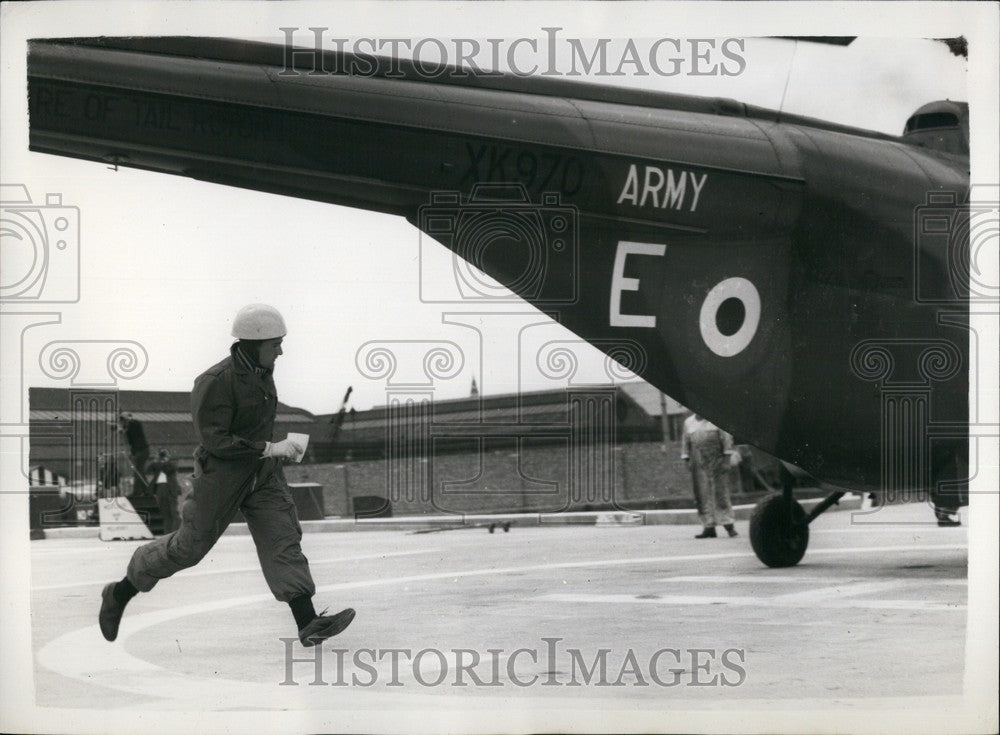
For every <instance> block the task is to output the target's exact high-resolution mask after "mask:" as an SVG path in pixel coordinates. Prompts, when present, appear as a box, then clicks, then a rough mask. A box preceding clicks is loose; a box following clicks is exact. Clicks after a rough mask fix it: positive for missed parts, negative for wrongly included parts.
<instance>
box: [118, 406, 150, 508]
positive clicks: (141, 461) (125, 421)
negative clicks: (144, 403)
mask: <svg viewBox="0 0 1000 735" xmlns="http://www.w3.org/2000/svg"><path fill="white" fill-rule="evenodd" d="M118 430H119V431H121V433H122V435H123V436H124V437H125V443H126V444H128V456H129V461H130V462H131V463H132V478H133V480H132V494H133V495H146V494H148V493H149V490H150V487H149V481H148V480H147V479H146V464H147V463H148V462H149V442H147V441H146V431H145V429H143V428H142V422H141V421H139V420H138V419H136V418H134V417H133V416H132V414H130V413H122V414H119V415H118Z"/></svg>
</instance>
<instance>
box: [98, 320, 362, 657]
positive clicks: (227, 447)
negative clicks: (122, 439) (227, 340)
mask: <svg viewBox="0 0 1000 735" xmlns="http://www.w3.org/2000/svg"><path fill="white" fill-rule="evenodd" d="M286 331H287V330H286V329H285V322H284V319H282V317H281V314H279V313H278V311H277V309H275V308H274V307H273V306H267V305H266V304H250V305H249V306H245V307H243V308H242V309H240V311H239V313H237V315H236V319H235V320H234V321H233V329H232V334H233V336H234V337H236V338H237V340H239V341H238V342H236V343H234V344H233V345H232V346H231V347H230V353H229V356H228V357H226V358H225V359H224V360H222V361H221V362H219V363H218V364H216V365H213V366H212V367H210V368H209V369H208V370H206V371H205V372H204V373H202V374H201V375H200V376H198V378H197V379H196V380H195V383H194V389H193V391H192V392H191V407H192V411H191V413H192V417H193V418H194V424H195V429H196V431H197V434H198V438H199V440H200V442H201V444H200V445H199V447H198V449H197V450H195V472H194V475H193V477H192V483H193V486H194V489H193V490H192V492H191V493H190V494H189V495H188V497H187V499H186V500H185V501H184V507H183V509H182V511H181V527H180V529H179V530H177V531H176V532H175V533H172V534H170V535H168V536H161V537H160V538H158V539H156V540H155V541H151V542H150V543H148V544H146V545H144V546H140V547H139V548H138V549H136V550H135V553H133V555H132V560H131V562H130V563H129V565H128V571H127V572H126V574H125V577H124V578H123V579H122V580H121V581H120V582H111V583H109V584H108V585H106V586H105V587H104V590H103V592H102V593H101V596H102V604H101V612H100V615H99V622H100V626H101V633H102V634H103V635H104V637H105V638H106V639H107V640H109V641H113V640H114V639H115V638H116V637H117V636H118V626H119V623H120V622H121V618H122V613H123V612H124V611H125V606H126V605H127V604H128V601H129V600H130V599H131V598H132V597H134V596H135V595H136V593H138V592H148V591H149V590H151V589H153V587H154V586H155V585H156V583H157V582H158V581H159V580H161V579H165V578H167V577H169V576H171V575H173V574H174V573H176V572H179V571H180V570H181V569H187V568H188V567H192V566H194V565H195V564H197V563H198V562H199V561H201V559H202V558H203V557H204V556H205V555H206V554H207V553H208V551H209V549H211V548H212V546H213V545H214V544H215V542H216V541H217V540H218V538H219V536H221V535H222V533H223V531H225V530H226V527H227V526H228V525H229V523H230V522H231V521H232V519H233V517H234V516H235V515H236V512H237V510H241V511H242V512H243V515H244V517H245V518H246V522H247V525H248V526H249V528H250V534H251V536H252V537H253V542H254V545H255V546H256V547H257V557H258V559H259V560H260V565H261V569H262V570H263V572H264V578H265V580H266V581H267V584H268V587H270V589H271V592H272V594H273V595H274V596H275V598H276V599H277V600H278V601H280V602H284V603H287V604H288V606H289V607H290V608H291V613H292V616H293V617H294V619H295V623H296V627H297V628H298V634H299V640H300V641H301V642H302V645H304V646H314V645H316V644H318V643H321V642H322V641H324V640H326V639H327V638H331V637H333V636H335V635H337V634H338V633H340V632H341V631H343V630H344V629H345V628H346V627H347V626H348V625H350V623H351V620H353V619H354V610H352V609H350V608H347V609H345V610H342V611H340V612H339V613H337V614H336V615H323V614H320V615H317V614H316V611H315V609H314V608H313V602H312V597H313V594H314V593H315V591H316V587H315V585H314V584H313V580H312V575H311V574H310V571H309V562H308V561H307V560H306V557H305V555H304V554H303V553H302V549H301V547H300V541H301V540H302V528H301V526H300V525H299V521H298V516H297V514H296V512H295V504H294V503H293V501H292V496H291V492H290V491H289V489H288V485H287V483H286V482H285V476H284V472H283V470H282V461H283V460H298V459H299V458H300V457H301V454H302V450H303V449H304V448H303V447H300V446H298V445H297V444H295V443H294V442H292V441H291V440H289V439H287V438H286V439H283V440H282V441H278V442H272V441H271V435H272V433H273V431H274V418H275V414H276V411H277V406H278V396H277V392H276V390H275V387H274V379H273V377H272V371H273V368H274V363H275V360H276V359H277V358H278V356H279V355H281V354H282V349H281V342H282V338H283V337H284V336H285V334H286Z"/></svg>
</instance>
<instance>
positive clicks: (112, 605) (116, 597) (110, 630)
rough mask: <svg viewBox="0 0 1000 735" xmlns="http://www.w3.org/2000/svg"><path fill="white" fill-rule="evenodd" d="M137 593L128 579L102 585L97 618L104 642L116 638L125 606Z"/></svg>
mask: <svg viewBox="0 0 1000 735" xmlns="http://www.w3.org/2000/svg"><path fill="white" fill-rule="evenodd" d="M137 593H138V590H137V589H136V588H135V587H134V586H133V585H132V583H131V582H129V581H128V579H123V580H122V581H121V582H108V583H107V584H106V585H104V589H103V590H101V612H100V613H99V614H98V616H97V622H98V623H100V626H101V635H103V636H104V640H106V641H113V640H114V639H115V638H117V637H118V626H119V624H121V622H122V615H123V614H124V613H125V606H126V605H127V604H128V601H129V600H131V599H132V598H133V597H135V595H136V594H137Z"/></svg>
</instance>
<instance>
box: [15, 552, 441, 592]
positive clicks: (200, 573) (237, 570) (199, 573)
mask: <svg viewBox="0 0 1000 735" xmlns="http://www.w3.org/2000/svg"><path fill="white" fill-rule="evenodd" d="M442 550H443V549H441V548H437V549H414V550H412V551H385V552H382V553H381V554H361V555H359V556H338V557H335V558H332V559H310V560H309V566H311V567H312V566H316V565H318V564H340V563H343V562H346V561H363V560H365V559H385V558H388V557H391V556H413V555H415V554H431V553H433V552H435V551H442ZM259 571H260V565H259V564H258V565H257V566H253V567H227V568H226V569H195V570H194V571H188V570H182V572H183V575H184V577H207V576H209V575H212V574H242V573H244V572H259ZM179 573H180V572H179ZM111 581H115V580H111V579H107V578H105V579H102V580H90V581H88V582H67V583H65V584H46V585H39V586H37V587H32V588H31V591H32V592H44V591H47V590H64V589H70V588H72V587H88V586H96V585H100V586H103V585H106V584H107V583H108V582H111Z"/></svg>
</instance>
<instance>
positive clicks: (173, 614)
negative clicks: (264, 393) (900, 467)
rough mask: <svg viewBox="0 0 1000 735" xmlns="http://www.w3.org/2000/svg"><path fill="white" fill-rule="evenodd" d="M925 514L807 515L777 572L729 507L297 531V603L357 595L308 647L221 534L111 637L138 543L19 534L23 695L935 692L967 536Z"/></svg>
mask: <svg viewBox="0 0 1000 735" xmlns="http://www.w3.org/2000/svg"><path fill="white" fill-rule="evenodd" d="M932 521H933V514H932V512H931V510H930V509H929V508H928V507H927V506H925V505H920V504H913V505H905V506H892V507H887V508H881V509H877V511H875V512H869V513H867V514H866V513H860V512H850V511H841V512H830V513H827V514H825V515H823V516H821V517H820V518H819V519H817V520H816V521H815V522H814V523H813V525H812V526H811V540H810V546H809V550H808V552H807V553H806V556H805V559H804V560H803V561H802V563H800V564H799V565H798V566H796V567H793V568H789V569H768V568H767V567H765V566H764V565H762V564H761V563H760V562H759V561H758V560H757V559H756V557H755V556H754V554H753V551H752V549H751V548H750V543H749V539H748V538H747V535H748V528H747V526H748V524H747V523H746V522H742V521H741V522H738V523H737V529H738V530H739V532H740V536H739V537H738V538H734V539H730V538H718V539H705V540H696V539H694V538H693V536H694V534H695V533H696V532H697V530H698V529H697V527H695V526H680V525H659V526H635V525H627V526H626V525H614V524H608V525H596V526H577V525H565V526H552V527H527V528H519V527H517V526H515V527H513V528H512V529H511V530H510V532H509V533H503V532H501V531H500V530H499V529H498V530H497V532H496V533H492V534H491V533H488V532H487V530H486V529H484V528H465V529H459V530H449V531H443V532H438V533H411V532H405V531H381V530H379V531H370V532H367V533H351V534H337V533H330V534H307V535H306V536H305V537H304V540H303V549H304V551H305V553H306V555H307V556H308V557H309V559H310V562H311V565H312V570H313V575H314V577H315V579H316V583H317V586H318V588H319V589H318V592H317V595H316V598H315V600H316V606H317V609H322V608H323V607H324V606H329V607H330V609H331V612H332V611H336V610H339V609H340V608H342V607H346V606H351V607H354V608H355V609H356V610H357V618H356V620H355V621H354V623H353V624H352V625H351V626H350V627H349V628H348V629H347V630H346V631H345V632H344V633H343V634H341V635H340V636H338V637H337V638H334V639H332V640H330V641H328V642H327V643H325V644H324V645H323V646H322V647H321V648H309V649H307V648H303V647H302V646H301V645H300V644H299V643H298V642H297V640H295V639H294V636H295V630H294V625H293V620H292V617H291V615H290V613H289V611H288V608H287V606H285V605H283V604H279V603H277V602H276V601H275V600H274V599H273V597H271V595H270V593H269V592H268V589H267V587H266V585H265V583H264V580H263V578H262V576H261V573H260V570H259V568H258V565H257V558H256V553H255V550H254V547H253V544H252V542H251V539H250V538H248V537H246V536H225V537H223V539H222V540H220V542H219V543H218V544H217V546H216V547H215V549H213V551H212V552H211V553H210V554H209V556H208V557H206V558H205V559H204V560H203V561H202V563H201V564H200V565H198V566H197V567H195V568H193V569H189V570H186V571H184V572H181V573H180V574H178V575H176V576H174V577H173V578H171V579H168V580H164V581H163V582H161V583H160V584H159V585H158V586H157V587H156V588H155V589H154V590H153V591H152V592H150V593H148V594H141V595H139V596H138V597H136V598H135V599H134V600H133V601H132V602H131V603H130V604H129V606H128V609H127V611H126V613H125V617H124V620H123V622H122V627H121V631H120V634H119V637H118V640H117V641H116V642H115V643H107V642H106V641H104V639H103V638H102V637H101V634H100V631H99V629H98V627H97V611H98V608H99V606H100V591H101V587H102V585H103V584H105V583H106V582H107V581H111V580H115V579H120V578H121V576H122V574H123V573H124V570H125V567H126V564H127V562H128V560H129V557H130V555H131V553H132V550H133V549H134V548H135V547H136V546H137V545H139V544H140V543H142V542H125V541H119V542H111V543H104V542H101V541H99V540H97V539H76V538H69V539H51V538H50V539H45V540H41V541H35V542H32V547H31V548H32V558H31V563H32V580H33V582H32V596H31V609H32V636H33V641H32V643H33V650H34V652H35V656H34V677H35V691H36V704H37V705H38V706H39V707H60V708H79V709H84V710H88V709H120V710H129V709H136V708H138V709H141V710H143V711H159V710H209V711H213V710H214V711H223V712H233V711H265V710H267V711H269V710H291V711H320V710H338V711H347V710H355V711H356V710H369V711H373V712H375V711H385V710H386V709H390V710H391V709H393V708H395V707H400V708H409V707H413V708H419V709H420V710H421V711H433V709H434V708H435V707H442V706H449V705H452V704H454V703H456V702H458V703H459V704H460V705H461V706H463V707H471V708H474V709H476V708H478V709H480V710H481V711H482V712H483V713H484V716H486V717H489V716H491V715H490V713H491V712H493V711H495V709H496V708H497V707H500V706H502V707H503V708H504V711H505V712H506V715H505V719H504V720H503V722H504V723H505V726H506V725H507V724H510V723H516V722H517V719H516V716H515V715H514V714H513V713H515V712H522V711H528V710H530V709H531V708H532V707H536V706H551V705H555V706H558V707H564V708H568V709H570V710H572V709H579V708H592V707H600V708H608V707H613V708H615V709H621V708H624V709H628V708H637V709H642V710H647V709H654V710H655V709H657V708H668V709H669V708H671V707H674V706H684V707H702V706H704V707H731V706H735V704H737V703H738V704H739V706H740V708H741V709H745V710H748V711H751V710H754V709H767V708H784V709H793V708H795V707H799V706H802V704H803V703H804V702H814V703H815V702H819V703H821V704H823V705H824V706H825V705H826V704H829V705H831V706H838V707H852V706H858V704H859V703H863V702H865V701H871V700H874V699H879V698H890V699H891V700H892V701H896V702H901V703H903V705H904V706H905V703H906V702H907V701H911V700H910V698H918V699H914V700H912V701H919V702H922V703H923V704H924V705H926V704H927V703H928V702H933V701H935V700H934V698H941V701H942V702H944V701H947V700H948V698H950V697H955V696H957V695H959V694H960V693H961V691H962V686H963V661H964V652H965V629H966V618H967V608H966V599H967V537H966V530H965V527H964V526H963V527H959V528H939V527H938V526H937V525H936V524H934V523H932ZM720 530H721V529H720ZM283 639H284V640H283ZM394 649H395V651H396V652H395V653H393V650H394ZM456 649H458V650H456ZM317 656H318V658H317ZM293 659H294V661H293ZM463 667H464V668H463ZM512 718H513V719H512ZM334 722H336V720H334ZM515 727H516V724H515ZM498 729H503V728H501V727H498Z"/></svg>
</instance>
